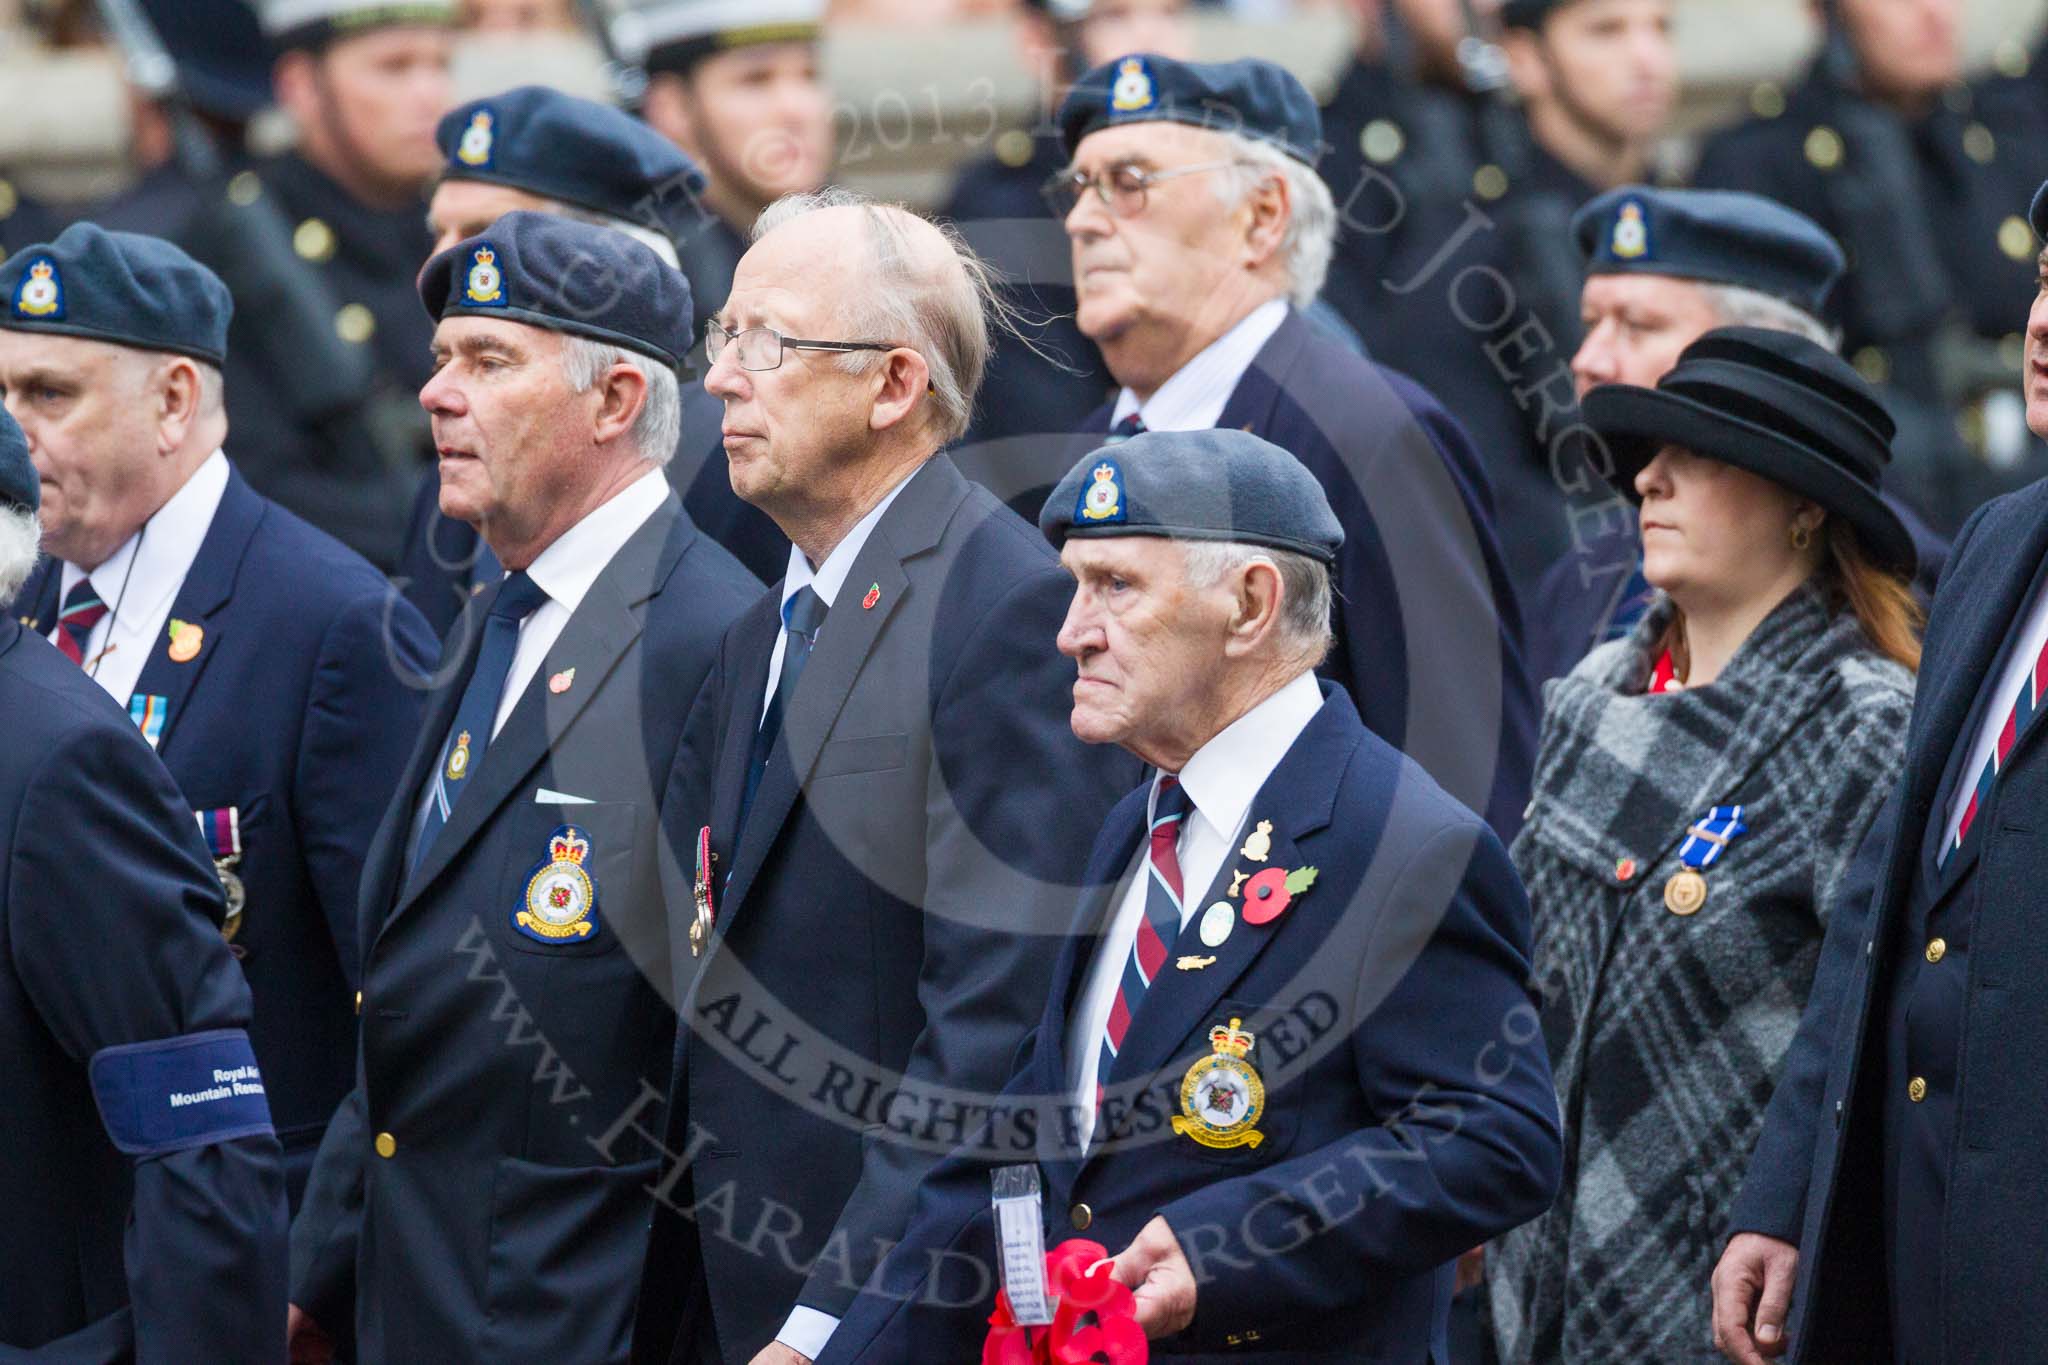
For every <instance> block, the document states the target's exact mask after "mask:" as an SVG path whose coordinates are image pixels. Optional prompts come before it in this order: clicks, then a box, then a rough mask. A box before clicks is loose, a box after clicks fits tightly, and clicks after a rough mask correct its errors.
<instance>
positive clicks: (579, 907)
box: [512, 825, 598, 943]
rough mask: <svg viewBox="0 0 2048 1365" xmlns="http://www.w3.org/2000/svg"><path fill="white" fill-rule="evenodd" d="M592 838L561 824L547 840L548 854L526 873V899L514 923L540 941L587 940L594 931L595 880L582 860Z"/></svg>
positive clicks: (570, 826)
mask: <svg viewBox="0 0 2048 1365" xmlns="http://www.w3.org/2000/svg"><path fill="white" fill-rule="evenodd" d="M589 861H590V839H589V838H588V836H586V835H585V834H584V832H583V831H582V830H580V829H578V828H577V827H576V826H574V825H563V826H562V827H561V828H559V829H557V830H556V831H555V832H554V834H553V835H551V836H550V837H549V839H548V856H547V857H545V858H543V859H541V860H540V862H538V863H536V864H535V865H534V868H533V871H532V872H530V873H528V874H527V878H526V898H525V904H524V905H522V906H521V907H520V908H519V909H518V910H516V911H514V912H513V914H512V925H513V927H514V928H516V929H517V930H519V932H520V933H522V934H524V935H526V936H527V937H528V938H530V939H533V940H534V941H535V942H538V943H587V942H588V941H589V940H590V939H591V938H593V937H594V936H595V935H596V934H597V929H598V924H597V882H596V880H595V879H594V878H593V877H592V876H591V875H590V870H589V868H588V867H587V866H586V864H587V863H588V862H589Z"/></svg>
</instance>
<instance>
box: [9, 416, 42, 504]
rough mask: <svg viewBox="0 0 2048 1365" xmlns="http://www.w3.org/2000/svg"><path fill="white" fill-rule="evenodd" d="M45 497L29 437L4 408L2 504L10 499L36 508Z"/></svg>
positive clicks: (11, 501)
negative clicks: (29, 447) (29, 448)
mask: <svg viewBox="0 0 2048 1365" xmlns="http://www.w3.org/2000/svg"><path fill="white" fill-rule="evenodd" d="M42 500H43V483H42V480H41V479H40V478H38V477H37V475H36V467H35V465H34V464H33V463H32V462H31V461H30V460H29V457H28V437H26V436H24V435H22V434H21V427H20V425H19V424H18V423H17V422H16V421H15V420H14V419H13V418H12V417H10V416H9V415H8V413H7V409H5V408H0V508H4V507H5V506H6V505H7V504H8V503H13V504H14V505H15V506H17V507H26V508H27V509H28V510H29V511H31V512H33V511H35V510H36V508H37V507H38V506H40V505H41V503H42Z"/></svg>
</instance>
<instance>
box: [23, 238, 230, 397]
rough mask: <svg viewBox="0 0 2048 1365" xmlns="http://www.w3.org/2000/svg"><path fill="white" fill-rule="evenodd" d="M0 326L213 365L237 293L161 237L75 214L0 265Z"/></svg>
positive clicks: (224, 347)
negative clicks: (53, 236)
mask: <svg viewBox="0 0 2048 1365" xmlns="http://www.w3.org/2000/svg"><path fill="white" fill-rule="evenodd" d="M0 288H4V289H5V290H6V291H7V305H6V307H5V308H4V309H0V327H8V328H12V329H13V330H15V331H17V332H58V333H61V334H63V335H65V336H74V337H89V338H91V339H92V340H94V341H113V342H118V343H120V344H121V345H123V346H135V347H139V348H141V349H142V350H145V351H176V352H177V353H178V354H180V355H189V356H192V357H194V358H195V359H198V360H205V361H210V362H212V363H213V364H215V365H218V364H220V363H221V361H222V360H223V359H224V358H225V357H226V356H227V352H228V319H229V318H230V317H232V316H233V315H234V311H235V301H234V300H233V299H232V298H230V297H229V295H228V287H227V286H226V285H224V284H222V283H221V282H220V276H218V275H216V274H214V273H213V272H212V271H211V270H208V269H207V268H206V267H205V266H203V265H201V264H199V262H197V261H195V260H193V259H192V258H191V257H190V256H187V255H186V254H185V253H184V252H182V251H180V250H179V249H178V248H177V247H175V246H172V245H171V244H170V243H169V242H167V241H165V240H164V239H163V238H161V237H145V236H142V235H141V234H140V233H135V232H108V231H107V230H106V229H105V228H103V227H101V226H99V225H98V224H97V223H73V224H72V225H71V226H70V227H68V228H65V229H64V231H63V233H62V234H61V235H60V236H59V237H58V238H57V240H56V241H54V242H38V243H37V244H36V245H34V246H31V247H26V248H24V249H22V250H20V251H17V252H15V253H14V254H13V255H12V256H9V257H8V258H7V262H6V264H5V265H0Z"/></svg>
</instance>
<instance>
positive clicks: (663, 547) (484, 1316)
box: [292, 495, 760, 1365]
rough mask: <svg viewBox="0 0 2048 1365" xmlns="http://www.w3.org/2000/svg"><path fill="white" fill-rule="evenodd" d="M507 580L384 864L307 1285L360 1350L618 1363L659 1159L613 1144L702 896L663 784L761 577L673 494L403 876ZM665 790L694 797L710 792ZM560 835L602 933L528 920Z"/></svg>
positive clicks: (431, 729)
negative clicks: (666, 821) (351, 1080)
mask: <svg viewBox="0 0 2048 1365" xmlns="http://www.w3.org/2000/svg"><path fill="white" fill-rule="evenodd" d="M497 591H499V590H498V589H495V588H494V589H491V590H487V591H486V592H485V593H483V594H482V595H481V596H479V597H478V598H477V599H476V601H475V602H474V603H473V604H472V606H471V608H470V610H469V612H468V613H466V614H465V615H464V616H463V617H461V618H459V619H458V621H457V624H456V627H455V629H454V630H453V631H452V632H451V633H450V635H449V637H448V640H447V642H446V645H445V647H444V651H443V655H442V661H441V666H440V668H439V670H438V672H437V675H436V682H437V687H436V689H435V691H434V692H433V694H432V695H431V697H430V699H429V701H428V703H427V713H426V718H425V720H424V723H423V724H422V726H421V728H420V738H419V743H418V744H417V745H416V746H415V747H414V749H413V751H412V757H411V759H410V760H409V762H408V763H407V765H406V769H405V774H404V778H403V780H402V781H401V782H400V784H399V786H398V791H397V795H396V797H395V798H394V799H393V800H392V802H391V804H390V807H389V809H388V810H387V812H386V814H385V816H384V820H383V823H382V824H381V825H379V827H378V830H377V835H376V838H375V839H374V841H373V842H372V843H371V846H370V853H369V857H368V859H367V860H366V862H365V864H364V868H363V890H362V902H361V923H362V936H363V942H364V945H365V947H364V958H363V1015H362V1029H361V1043H360V1048H359V1052H358V1057H357V1079H356V1085H355V1088H354V1090H353V1091H351V1092H350V1094H349V1096H348V1099H347V1100H346V1101H345V1102H344V1103H343V1105H342V1107H341V1109H340V1110H339V1111H338V1112H337V1113H336V1115H335V1119H334V1122H333V1124H332V1125H331V1126H330V1128H329V1129H328V1133H327V1138H326V1141H325V1142H324V1143H322V1145H321V1148H320V1156H319V1160H318V1162H317V1163H316V1164H315V1166H314V1169H313V1178H312V1181H311V1183H310V1184H309V1185H308V1187H307V1190H306V1200H305V1205H304V1207H303V1208H302V1209H301V1210H300V1212H299V1215H298V1218H297V1221H296V1222H295V1223H294V1224H293V1228H292V1301H293V1302H294V1303H296V1304H299V1305H300V1306H301V1307H303V1308H305V1309H306V1310H307V1311H308V1312H309V1313H310V1314H311V1315H312V1317H313V1319H314V1321H315V1322H318V1323H320V1324H321V1325H322V1326H323V1327H325V1328H327V1329H328V1330H329V1331H330V1332H344V1331H346V1329H347V1328H348V1326H349V1324H350V1323H351V1321H353V1323H354V1326H355V1331H356V1336H357V1341H358V1352H357V1358H358V1359H361V1360H365V1361H400V1360H406V1361H411V1360H422V1361H424V1360H448V1361H455V1360H465V1361H466V1360H478V1361H482V1360H536V1361H539V1360H549V1361H556V1360H559V1361H576V1362H579V1365H583V1363H585V1362H588V1363H589V1365H597V1363H598V1362H603V1361H612V1360H618V1359H621V1358H623V1356H624V1353H625V1346H626V1334H627V1330H628V1328H629V1326H630V1317H629V1315H630V1311H631V1307H632V1294H633V1288H634V1286H635V1284H636V1283H637V1271H638V1268H639V1264H640V1252H641V1248H642V1246H643V1244H644V1236H645V1231H644V1230H645V1228H646V1223H647V1196H646V1195H645V1194H644V1193H643V1192H642V1188H641V1187H642V1186H644V1185H645V1184H646V1183H647V1181H648V1177H649V1175H650V1174H651V1173H652V1170H653V1167H652V1164H651V1162H650V1161H648V1160H646V1158H647V1157H650V1156H651V1155H652V1151H651V1149H646V1148H641V1147H636V1146H635V1144H634V1143H633V1142H632V1141H631V1140H630V1139H626V1138H620V1139H618V1140H616V1141H614V1142H611V1143H599V1142H597V1141H596V1139H598V1138H599V1137H600V1136H601V1135H603V1134H605V1133H606V1132H607V1131H608V1130H610V1129H611V1128H612V1127H613V1125H614V1122H615V1120H616V1119H617V1118H618V1117H619V1116H620V1115H621V1114H624V1113H627V1112H628V1111H629V1110H630V1109H631V1107H632V1105H633V1103H634V1102H635V1101H636V1100H637V1098H638V1096H639V1091H640V1087H641V1086H642V1085H643V1083H652V1084H655V1085H659V1084H661V1083H662V1082H663V1081H664V1080H665V1079H666V1077H667V1074H668V1061H669V1054H670V1048H671V1045H672V1040H673V1038H674V1034H675V1029H674V1017H673V1014H672V1013H671V1008H670V1005H669V1002H668V1000H667V999H666V998H665V989H666V986H667V983H668V979H669V977H668V973H669V966H668V954H669V950H668V923H667V905H668V904H669V902H670V898H672V897H679V898H680V899H677V900H676V901H675V903H677V904H686V903H687V899H688V891H689V888H688V883H687V882H684V883H682V884H681V886H680V888H678V886H677V885H676V884H675V882H674V867H673V859H670V858H665V857H664V856H663V854H664V847H663V843H662V839H661V834H660V825H659V817H660V812H661V808H662V800H663V796H662V793H663V784H664V783H666V782H667V781H668V779H669V775H670V768H671V766H672V764H673V761H674V758H675V754H676V748H677V743H678V739H679V737H680V734H681V732H682V728H683V721H684V719H685V715H686V713H687V710H688V706H689V699H690V698H691V697H692V696H694V695H695V693H696V690H697V686H698V684H699V682H700V681H701V680H702V678H703V675H704V671H705V669H706V668H707V667H708V666H709V665H710V663H711V659H712V656H713V653H714V651H715V650H716V648H717V642H718V638H719V636H720V635H722V634H723V633H724V631H725V628H726V626H727V625H729V624H730V623H731V622H732V620H733V619H734V618H735V617H737V616H738V615H739V613H740V611H741V610H742V609H743V608H744V607H745V606H746V604H747V603H749V602H751V601H753V600H754V598H755V597H757V596H758V595H759V593H760V585H759V584H758V583H756V582H755V581H754V580H753V579H752V578H751V577H749V576H748V574H747V573H746V571H745V570H744V569H742V568H740V566H739V565H738V564H737V563H735V562H734V561H733V559H732V557H731V556H729V555H727V554H726V553H725V552H724V551H723V550H720V549H719V548H718V547H717V546H716V545H714V544H712V543H711V542H710V541H709V540H707V539H706V538H705V537H704V536H703V535H702V534H701V533H699V532H698V530H697V528H696V527H695V526H693V525H692V524H691V523H690V519H689V518H688V517H687V516H685V515H683V512H682V509H681V506H680V505H679V504H678V502H677V500H676V499H675V498H674V496H673V495H671V496H670V497H669V498H668V500H667V501H666V502H664V503H663V505H662V507H661V509H660V510H659V511H657V512H656V513H655V514H654V515H653V516H652V517H651V518H649V519H648V521H647V522H646V524H645V525H643V526H642V527H641V528H640V529H639V530H638V531H637V532H635V533H634V535H633V536H632V537H630V538H629V539H628V540H627V542H626V543H625V545H624V546H623V547H622V548H621V549H620V550H619V551H618V552H617V553H616V554H615V555H614V556H613V557H612V560H611V562H610V563H609V564H608V565H607V566H606V567H605V568H604V570H603V571H602V572H601V573H600V574H599V575H598V577H597V579H596V580H595V581H594V582H593V583H592V585H591V587H590V590H589V592H588V593H587V594H586V595H585V597H584V599H583V601H582V604H581V605H580V606H579V607H578V608H577V609H576V611H575V613H574V614H573V615H572V616H571V617H570V618H569V621H568V623H567V624H566V625H565V626H564V627H563V628H562V633H561V635H560V636H559V637H558V638H557V640H556V641H555V643H554V645H553V647H551V648H550V649H549V650H548V652H547V655H546V657H545V659H544V660H543V662H542V664H541V667H540V669H539V671H538V672H537V673H536V674H535V675H534V678H533V681H532V683H531V685H529V686H528V688H527V689H526V691H525V692H524V693H523V694H522V695H521V696H520V698H519V700H518V702H517V704H516V705H515V707H514V709H513V711H512V713H511V715H510V717H509V718H508V719H507V720H506V722H505V724H504V727H503V728H502V729H501V730H500V731H499V732H498V735H497V737H496V738H495V739H493V740H491V741H490V744H489V746H488V748H486V749H485V751H484V753H483V756H482V757H481V758H480V759H479V760H477V765H476V767H475V768H474V770H473V771H472V772H471V774H470V776H469V778H468V780H467V783H466V786H465V790H464V791H463V792H462V793H461V794H460V796H459V798H458V799H457V801H456V804H455V807H454V810H453V812H452V813H451V815H450V817H449V820H448V823H447V825H446V826H445V827H444V828H443V829H442V830H441V832H440V835H439V837H438V838H437V839H436V841H435V842H434V843H433V844H432V845H431V846H430V847H429V848H428V850H427V852H426V854H425V856H424V858H423V859H422V860H421V862H420V864H419V866H418V868H417V869H416V870H414V871H412V872H411V873H410V874H408V872H407V870H406V866H405V857H406V849H407V845H408V842H409V836H410V834H411V830H412V826H413V820H414V814H415V811H416V810H417V808H418V803H419V800H420V797H421V794H422V792H423V791H424V789H425V784H426V783H427V782H428V781H429V780H430V778H431V774H432V770H433V768H434V766H435V764H436V763H437V762H438V761H439V759H440V754H441V751H442V747H443V744H444V742H445V740H446V738H447V732H448V728H449V726H450V725H451V724H452V723H453V719H454V715H455V711H456V708H457V705H458V703H459V702H460V700H461V696H462V693H463V690H464V688H465V687H466V686H467V685H468V682H469V675H470V672H471V671H472V670H473V668H474V667H475V663H476V655H477V650H478V646H479V644H480V641H481V636H482V632H481V629H480V628H479V627H480V623H481V621H482V619H483V615H484V614H485V613H487V612H488V611H489V609H490V604H491V603H492V602H493V601H494V600H495V599H496V594H497ZM571 670H573V673H572V672H571ZM563 798H581V802H580V803H570V802H568V801H565V800H564V799H563ZM669 799H677V800H685V801H688V802H690V803H692V810H693V812H694V811H695V810H696V809H698V808H699V807H701V785H700V786H698V787H694V788H693V787H690V786H688V785H687V784H683V785H677V786H674V787H671V788H670V797H669ZM563 826H569V827H571V828H573V829H575V830H576V831H578V832H579V834H580V835H581V837H582V838H583V840H584V841H585V842H586V843H587V844H588V845H589V851H588V853H587V855H585V867H586V870H587V872H588V873H589V875H590V877H591V879H592V881H594V882H595V884H596V898H595V904H596V912H595V913H596V920H597V928H596V930H595V931H594V932H593V933H591V934H590V935H589V936H588V937H585V938H579V939H571V940H565V941H563V942H559V943H546V942H540V941H537V940H535V939H533V938H530V937H528V936H527V935H525V934H524V933H522V932H520V931H519V929H518V928H517V927H516V925H515V922H514V916H515V915H516V914H518V913H519V912H520V911H522V910H524V909H525V908H526V903H527V897H528V894H529V889H528V882H529V879H530V878H531V877H532V876H533V874H534V873H535V872H536V871H538V870H540V869H541V868H542V867H543V866H544V865H546V864H548V863H549V862H550V861H551V860H552V858H553V856H554V855H553V853H552V841H553V836H554V835H555V833H556V831H557V830H558V829H560V828H561V827H563ZM380 1136H381V1137H385V1138H388V1139H389V1141H387V1142H380V1141H379V1140H378V1139H379V1137H380Z"/></svg>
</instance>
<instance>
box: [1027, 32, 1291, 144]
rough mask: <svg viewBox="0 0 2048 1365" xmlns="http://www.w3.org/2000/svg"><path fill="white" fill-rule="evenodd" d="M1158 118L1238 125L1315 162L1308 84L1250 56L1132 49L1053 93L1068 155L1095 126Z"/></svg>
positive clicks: (1234, 128)
mask: <svg viewBox="0 0 2048 1365" xmlns="http://www.w3.org/2000/svg"><path fill="white" fill-rule="evenodd" d="M1159 122H1165V123H1185V124H1188V125H1190V126H1192V127H1196V128H1210V129H1214V130H1215V131H1217V132H1222V133H1242V134H1244V135H1245V136H1247V137H1252V138H1257V139H1259V140H1260V141H1262V142H1270V143H1272V144H1273V145H1274V146H1275V147H1278V148H1279V149H1280V150H1281V151H1283V152H1285V153H1287V154H1288V155H1289V156H1291V157H1293V158H1294V159H1295V160H1297V161H1299V162H1301V163H1303V164H1304V165H1308V166H1313V165H1315V164H1316V157H1317V155H1318V154H1319V151H1320V146H1321V143H1322V137H1323V116H1322V113H1321V111H1320V110H1318V109H1317V107H1316V101H1315V97H1314V96H1313V95H1311V94H1309V92H1308V87H1307V86H1305V85H1303V84H1302V83H1301V82H1300V81H1298V80H1296V79H1295V78H1294V76H1293V75H1292V74H1291V73H1289V72H1288V71H1287V69H1286V68H1285V67H1281V66H1276V65H1274V64H1273V63H1272V62H1262V61H1257V60H1254V59H1251V58H1245V59H1243V60H1240V61H1235V62H1182V61H1175V60H1174V59H1173V58H1171V57H1160V56H1155V55H1152V54H1149V53H1134V54H1132V55H1131V56H1128V57H1119V58H1117V59H1116V60H1115V61H1113V62H1105V63H1103V64H1102V65H1101V66H1098V67H1096V68H1095V69H1094V70H1093V71H1090V72H1089V73H1088V74H1087V75H1085V76H1083V77H1081V79H1080V80H1079V81H1077V82H1076V83H1075V84H1074V88H1073V89H1071V90H1069V91H1068V92H1067V96H1066V98H1065V99H1063V100H1061V101H1060V111H1059V128H1060V140H1061V142H1062V143H1063V144H1064V145H1065V147H1066V149H1067V155H1068V156H1072V155H1073V154H1074V149H1075V148H1076V147H1079V146H1080V145H1081V139H1082V138H1084V137H1087V136H1088V134H1090V133H1092V132H1094V131H1095V130H1096V129H1098V128H1107V127H1111V126H1113V125H1115V124H1120V123H1159Z"/></svg>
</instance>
